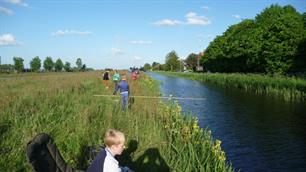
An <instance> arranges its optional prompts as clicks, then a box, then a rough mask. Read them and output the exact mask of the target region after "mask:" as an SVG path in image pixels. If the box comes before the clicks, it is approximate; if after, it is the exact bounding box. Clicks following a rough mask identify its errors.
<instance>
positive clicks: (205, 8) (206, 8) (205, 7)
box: [202, 6, 210, 11]
mask: <svg viewBox="0 0 306 172" xmlns="http://www.w3.org/2000/svg"><path fill="white" fill-rule="evenodd" d="M202 8H203V9H204V10H206V11H208V10H210V8H209V7H208V6H203V7H202Z"/></svg>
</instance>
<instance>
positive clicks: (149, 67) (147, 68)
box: [143, 63, 151, 71]
mask: <svg viewBox="0 0 306 172" xmlns="http://www.w3.org/2000/svg"><path fill="white" fill-rule="evenodd" d="M143 69H144V70H146V71H147V70H150V69H151V65H150V64H149V63H146V64H144V66H143Z"/></svg>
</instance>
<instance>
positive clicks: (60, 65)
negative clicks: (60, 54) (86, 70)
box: [54, 58, 64, 71]
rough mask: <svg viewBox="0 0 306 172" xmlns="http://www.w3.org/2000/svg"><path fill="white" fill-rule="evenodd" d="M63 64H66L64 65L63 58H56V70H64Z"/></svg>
mask: <svg viewBox="0 0 306 172" xmlns="http://www.w3.org/2000/svg"><path fill="white" fill-rule="evenodd" d="M63 66H64V65H63V62H62V60H61V59H60V58H58V59H57V60H56V62H55V64H54V68H55V70H56V71H62V69H63Z"/></svg>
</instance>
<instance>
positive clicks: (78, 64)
mask: <svg viewBox="0 0 306 172" xmlns="http://www.w3.org/2000/svg"><path fill="white" fill-rule="evenodd" d="M75 64H76V66H77V68H78V70H81V68H82V66H83V64H82V59H81V58H78V59H77V60H76V63H75Z"/></svg>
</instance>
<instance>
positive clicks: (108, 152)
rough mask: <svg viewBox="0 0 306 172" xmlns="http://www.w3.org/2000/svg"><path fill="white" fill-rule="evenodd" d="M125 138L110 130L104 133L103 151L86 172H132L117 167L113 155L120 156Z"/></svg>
mask: <svg viewBox="0 0 306 172" xmlns="http://www.w3.org/2000/svg"><path fill="white" fill-rule="evenodd" d="M124 142H125V137H124V134H123V133H122V132H120V131H118V130H114V129H110V130H108V131H107V132H106V133H105V137H104V143H105V146H106V147H105V149H103V150H102V151H101V152H100V153H99V155H98V156H96V157H95V159H94V160H93V162H92V164H91V165H90V166H89V168H88V169H87V170H86V172H133V171H132V170H130V169H129V168H128V167H119V163H118V161H117V160H116V159H115V155H120V154H121V153H122V151H123V149H124Z"/></svg>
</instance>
